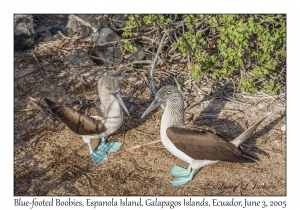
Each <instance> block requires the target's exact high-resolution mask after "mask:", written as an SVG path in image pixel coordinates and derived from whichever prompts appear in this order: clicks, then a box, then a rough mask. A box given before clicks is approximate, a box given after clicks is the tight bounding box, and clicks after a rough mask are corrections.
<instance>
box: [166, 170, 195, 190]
mask: <svg viewBox="0 0 300 210" xmlns="http://www.w3.org/2000/svg"><path fill="white" fill-rule="evenodd" d="M189 168H190V167H189ZM194 173H195V169H192V170H191V173H190V174H189V175H188V176H179V177H178V178H176V179H174V180H173V181H171V183H172V185H173V186H180V185H183V184H186V183H188V182H189V181H191V180H192V179H193V176H194Z"/></svg>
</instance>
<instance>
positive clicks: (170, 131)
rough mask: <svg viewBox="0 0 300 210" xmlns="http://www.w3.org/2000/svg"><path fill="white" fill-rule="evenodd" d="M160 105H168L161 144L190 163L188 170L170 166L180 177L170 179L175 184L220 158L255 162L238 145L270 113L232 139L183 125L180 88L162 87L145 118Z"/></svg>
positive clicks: (161, 133)
mask: <svg viewBox="0 0 300 210" xmlns="http://www.w3.org/2000/svg"><path fill="white" fill-rule="evenodd" d="M160 105H165V110H164V113H163V115H162V118H161V125H160V136H161V140H162V143H163V145H164V146H165V148H166V149H167V150H168V151H169V152H171V153H172V154H173V155H175V156H176V157H177V158H179V159H181V160H183V161H185V162H187V163H189V167H188V168H187V169H185V168H182V167H179V166H174V167H173V168H172V169H171V171H170V173H171V174H172V175H173V176H176V177H178V178H176V179H175V180H173V181H172V182H171V183H172V184H173V185H174V186H179V185H183V184H186V183H187V182H189V181H190V180H192V178H193V175H194V172H195V170H197V169H200V168H202V167H203V166H206V165H209V164H212V163H216V162H218V161H230V162H254V160H253V159H256V158H255V157H253V156H251V155H250V154H247V153H246V152H244V151H243V150H242V149H241V148H240V147H239V146H240V145H241V144H242V143H243V142H244V141H245V140H247V139H248V138H249V137H250V136H251V135H252V133H253V132H254V131H255V130H256V128H257V126H258V125H259V124H260V123H261V122H262V121H263V120H264V119H265V118H266V117H267V116H268V115H267V116H265V117H263V118H262V119H260V120H259V121H258V122H256V123H255V124H253V125H252V126H251V127H250V128H248V129H247V130H246V131H244V132H243V133H242V134H241V135H240V136H238V137H236V138H235V139H234V140H232V141H230V140H229V139H227V138H226V137H224V136H223V135H222V134H220V133H218V132H217V131H215V130H214V129H212V128H209V127H198V126H193V125H186V124H184V99H183V95H182V93H181V92H180V91H179V90H178V89H177V88H175V87H173V86H164V87H162V88H161V89H160V90H159V91H158V92H157V95H156V96H155V99H154V101H153V102H152V103H151V105H150V106H149V107H148V109H147V110H146V111H145V112H144V113H143V115H142V118H143V117H144V116H146V115H147V114H148V113H149V112H150V111H152V110H154V109H155V108H157V107H158V106H160Z"/></svg>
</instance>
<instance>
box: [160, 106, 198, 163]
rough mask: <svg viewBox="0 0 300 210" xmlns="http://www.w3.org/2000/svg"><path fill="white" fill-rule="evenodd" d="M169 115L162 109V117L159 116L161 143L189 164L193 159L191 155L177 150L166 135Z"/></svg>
mask: <svg viewBox="0 0 300 210" xmlns="http://www.w3.org/2000/svg"><path fill="white" fill-rule="evenodd" d="M169 119H170V116H169V112H168V111H166V110H165V111H164V113H163V115H162V118H161V125H160V137H161V141H162V143H163V145H164V146H165V148H166V149H167V150H168V151H169V152H171V153H172V154H173V155H175V156H176V157H177V158H179V159H181V160H183V161H185V162H188V163H189V164H191V162H192V161H193V159H192V158H191V157H189V156H188V155H186V154H185V153H183V152H181V151H180V150H178V149H177V148H176V147H175V145H174V144H173V143H172V142H171V141H170V139H169V137H168V136H167V132H166V131H167V128H168V127H170V125H169V124H170V123H169V121H170V120H169Z"/></svg>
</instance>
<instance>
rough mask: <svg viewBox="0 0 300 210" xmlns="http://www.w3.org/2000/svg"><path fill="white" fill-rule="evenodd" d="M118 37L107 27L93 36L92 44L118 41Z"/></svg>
mask: <svg viewBox="0 0 300 210" xmlns="http://www.w3.org/2000/svg"><path fill="white" fill-rule="evenodd" d="M119 39H120V37H119V36H118V35H117V34H116V33H115V32H114V31H113V30H112V29H111V28H109V27H105V28H101V29H100V30H99V31H97V32H96V33H94V34H93V37H92V40H91V42H92V44H102V43H106V42H113V41H118V40H119Z"/></svg>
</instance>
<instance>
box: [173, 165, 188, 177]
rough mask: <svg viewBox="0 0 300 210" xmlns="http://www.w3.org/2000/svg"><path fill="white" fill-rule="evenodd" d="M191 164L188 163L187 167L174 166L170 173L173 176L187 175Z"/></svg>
mask: <svg viewBox="0 0 300 210" xmlns="http://www.w3.org/2000/svg"><path fill="white" fill-rule="evenodd" d="M191 169H192V167H191V165H189V167H188V168H187V169H185V168H182V167H180V166H174V167H173V168H172V169H171V171H170V174H171V175H173V176H189V175H190V173H191Z"/></svg>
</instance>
